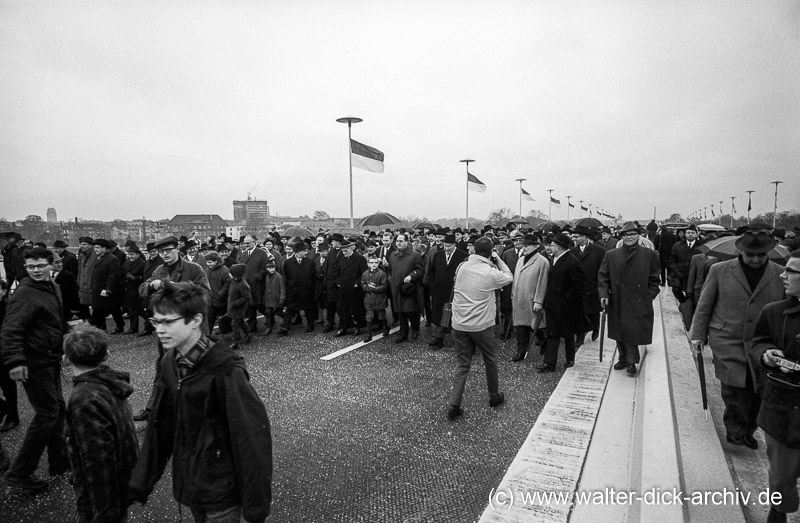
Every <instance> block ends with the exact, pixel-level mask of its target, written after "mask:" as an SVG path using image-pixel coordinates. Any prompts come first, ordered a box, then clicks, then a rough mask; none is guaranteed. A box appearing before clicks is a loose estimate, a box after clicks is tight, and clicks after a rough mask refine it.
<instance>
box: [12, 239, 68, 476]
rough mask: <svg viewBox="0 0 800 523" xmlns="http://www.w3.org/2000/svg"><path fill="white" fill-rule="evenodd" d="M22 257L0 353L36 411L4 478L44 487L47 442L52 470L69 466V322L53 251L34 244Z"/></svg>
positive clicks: (57, 472) (52, 473) (62, 471)
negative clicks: (39, 474) (65, 379)
mask: <svg viewBox="0 0 800 523" xmlns="http://www.w3.org/2000/svg"><path fill="white" fill-rule="evenodd" d="M24 259H25V265H24V268H25V270H27V272H28V277H27V278H24V279H22V281H21V282H20V284H19V286H18V287H17V290H16V292H15V293H14V294H13V295H11V299H10V300H9V302H8V306H7V309H6V316H5V318H4V320H3V327H2V330H0V351H2V352H0V354H1V355H2V358H3V364H4V365H5V367H6V369H9V371H8V374H9V376H10V377H11V379H12V380H14V381H21V382H22V384H23V385H24V387H25V392H26V393H27V394H28V401H29V402H30V404H31V406H32V407H33V410H34V412H35V414H34V416H33V419H32V420H31V422H30V424H29V425H28V430H27V432H25V438H24V439H23V440H22V444H21V446H20V448H19V451H18V452H17V457H16V459H14V462H13V463H12V464H11V469H10V470H9V472H8V474H7V475H6V484H8V485H10V486H13V487H17V488H22V489H25V490H30V491H40V490H42V489H44V488H45V487H47V482H46V481H44V480H41V479H38V478H36V477H34V476H33V473H34V472H35V471H36V467H37V466H38V464H39V459H40V458H41V456H42V453H43V452H44V449H45V448H46V449H47V459H48V462H49V466H50V467H49V468H50V475H51V476H56V475H59V474H63V473H65V472H67V471H68V470H69V460H68V458H67V452H66V442H65V440H64V437H63V434H64V411H65V403H64V393H63V391H62V389H61V358H62V356H63V354H64V351H63V349H62V347H61V341H62V339H63V336H64V332H66V323H65V322H64V315H63V308H62V302H61V291H60V290H59V288H58V286H57V285H55V284H54V283H53V282H52V281H51V279H50V276H51V271H52V269H53V253H52V252H50V251H48V250H47V249H40V248H33V249H30V250H28V251H26V252H25V258H24Z"/></svg>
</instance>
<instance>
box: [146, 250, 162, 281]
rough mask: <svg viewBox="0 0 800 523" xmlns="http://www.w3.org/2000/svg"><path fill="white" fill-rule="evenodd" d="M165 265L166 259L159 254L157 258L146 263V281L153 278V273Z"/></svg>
mask: <svg viewBox="0 0 800 523" xmlns="http://www.w3.org/2000/svg"><path fill="white" fill-rule="evenodd" d="M162 265H164V258H162V257H161V255H160V254H157V255H156V257H155V258H150V259H149V260H147V261H145V262H144V279H145V280H149V279H150V278H152V276H153V271H155V270H156V269H157V268H158V267H160V266H162Z"/></svg>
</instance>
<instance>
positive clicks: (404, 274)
mask: <svg viewBox="0 0 800 523" xmlns="http://www.w3.org/2000/svg"><path fill="white" fill-rule="evenodd" d="M395 243H396V244H397V249H396V250H395V251H394V252H392V254H390V255H389V271H388V276H389V286H390V287H391V289H392V303H393V304H394V307H395V309H396V310H397V316H398V320H399V321H400V332H399V334H398V335H397V337H396V338H395V339H394V341H395V343H402V342H403V341H405V340H407V339H409V337H410V338H411V340H416V339H417V337H418V336H419V313H420V311H421V310H422V285H421V283H422V277H423V276H424V275H425V266H424V265H423V262H422V257H421V256H420V255H419V253H418V252H416V251H415V250H414V249H412V248H411V244H410V243H409V242H408V237H407V236H406V233H401V234H398V235H397V238H396V239H395ZM409 323H410V324H411V333H410V334H409Z"/></svg>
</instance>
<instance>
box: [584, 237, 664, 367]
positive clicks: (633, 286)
mask: <svg viewBox="0 0 800 523" xmlns="http://www.w3.org/2000/svg"><path fill="white" fill-rule="evenodd" d="M620 234H621V235H622V241H623V245H622V247H619V248H617V249H614V250H612V251H609V252H607V253H606V257H605V258H603V263H602V264H601V265H600V272H599V273H598V275H597V287H598V291H599V292H600V305H601V306H602V307H603V308H604V309H606V311H608V337H609V338H611V339H612V340H616V342H617V348H618V350H619V361H618V362H617V363H616V364H615V365H614V368H615V369H616V370H622V369H625V368H627V369H628V374H629V375H631V376H635V375H636V364H637V363H639V345H649V344H650V343H652V341H653V318H654V312H653V300H654V299H656V296H658V292H659V282H660V266H659V264H658V254H656V252H655V251H653V250H651V249H648V248H646V247H642V246H641V245H639V228H638V227H637V226H636V224H635V223H633V222H627V223H626V224H625V225H624V226H623V227H622V230H621V231H620Z"/></svg>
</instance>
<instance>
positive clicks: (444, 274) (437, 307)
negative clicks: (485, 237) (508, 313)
mask: <svg viewBox="0 0 800 523" xmlns="http://www.w3.org/2000/svg"><path fill="white" fill-rule="evenodd" d="M467 258H468V255H467V253H465V252H462V251H459V250H458V249H456V250H455V251H453V255H452V256H451V257H450V263H449V264H448V263H447V255H446V254H445V252H444V251H439V252H437V253H436V255H435V256H434V257H433V261H432V262H431V264H430V265H429V266H428V274H430V285H431V318H430V320H431V322H432V323H433V324H434V325H439V324H440V323H441V322H442V311H443V310H444V304H445V303H447V302H449V301H450V295H451V293H452V292H453V285H455V281H456V269H457V268H458V266H459V265H460V264H461V262H464V261H466V259H467ZM510 308H511V307H510V306H509V309H510Z"/></svg>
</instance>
